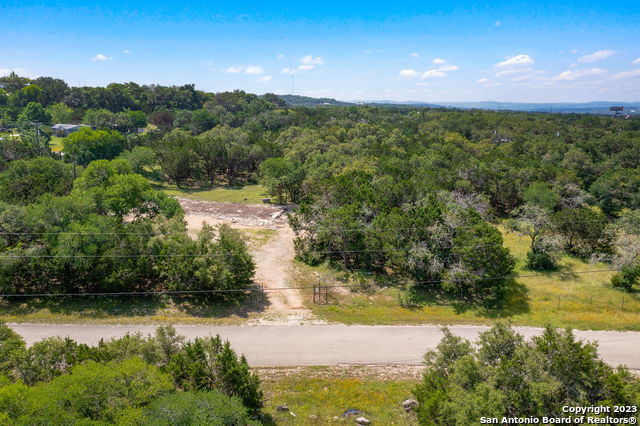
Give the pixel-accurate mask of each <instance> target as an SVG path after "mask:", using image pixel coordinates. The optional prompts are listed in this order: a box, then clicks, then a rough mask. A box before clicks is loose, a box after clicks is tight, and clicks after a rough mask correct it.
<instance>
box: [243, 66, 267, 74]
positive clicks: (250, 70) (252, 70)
mask: <svg viewBox="0 0 640 426" xmlns="http://www.w3.org/2000/svg"><path fill="white" fill-rule="evenodd" d="M263 72H264V71H263V70H262V67H259V66H257V65H247V67H246V68H245V69H244V73H245V74H262V73H263Z"/></svg>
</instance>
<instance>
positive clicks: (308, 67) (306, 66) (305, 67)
mask: <svg viewBox="0 0 640 426" xmlns="http://www.w3.org/2000/svg"><path fill="white" fill-rule="evenodd" d="M314 67H315V66H314V65H311V64H304V65H300V66H299V67H298V69H299V70H300V71H310V70H312V69H313V68H314Z"/></svg>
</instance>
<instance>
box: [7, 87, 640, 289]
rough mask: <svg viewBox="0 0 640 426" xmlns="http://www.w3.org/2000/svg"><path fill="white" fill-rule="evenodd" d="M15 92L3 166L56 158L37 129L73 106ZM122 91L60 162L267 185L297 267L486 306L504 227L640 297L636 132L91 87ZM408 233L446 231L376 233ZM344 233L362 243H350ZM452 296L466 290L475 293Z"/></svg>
mask: <svg viewBox="0 0 640 426" xmlns="http://www.w3.org/2000/svg"><path fill="white" fill-rule="evenodd" d="M16 78H18V77H17V76H13V77H7V78H5V80H3V85H4V87H5V89H4V90H5V91H6V92H7V95H6V96H5V101H4V104H5V106H4V107H0V110H3V111H4V114H5V116H8V117H13V116H16V117H19V116H20V115H22V116H23V119H22V121H21V120H20V119H19V118H16V120H17V121H15V123H17V124H19V123H23V124H22V127H18V129H19V131H20V138H19V140H17V139H16V138H11V137H7V138H5V140H4V141H0V147H1V148H2V158H3V160H2V161H3V163H2V164H0V168H6V167H7V165H8V164H9V163H10V162H13V161H16V160H18V159H26V158H32V157H35V156H42V155H48V154H47V151H48V150H47V146H46V140H45V139H46V138H47V135H46V134H44V133H45V132H43V131H42V129H40V130H38V129H37V128H36V127H37V126H35V127H34V125H33V123H34V122H38V120H32V119H30V118H29V117H31V118H33V116H37V115H38V114H40V113H41V112H42V110H44V113H46V112H47V111H48V110H50V109H51V107H52V105H57V103H59V101H60V99H63V98H60V99H58V98H55V99H54V97H51V96H47V97H46V99H52V101H51V102H54V101H56V102H57V103H53V104H52V103H49V104H46V103H45V104H41V105H40V106H39V107H38V106H37V105H35V104H34V102H36V101H37V100H38V98H37V97H35V98H34V97H33V96H32V97H31V98H29V97H28V93H31V92H33V93H36V92H38V90H37V89H34V88H30V89H28V88H29V87H31V86H34V85H38V82H37V81H35V80H34V81H31V80H29V81H26V80H25V81H22V80H20V81H17V80H16ZM47 81H49V80H47ZM19 82H20V84H22V86H20V84H18V83H19ZM40 83H41V84H43V82H42V81H40ZM59 86H60V85H59ZM122 86H126V87H129V89H128V90H129V92H130V93H131V96H133V98H135V99H138V100H139V102H138V103H137V104H136V103H135V102H134V103H133V104H131V103H126V102H125V103H122V104H118V105H117V106H109V105H107V103H99V104H95V103H91V102H89V101H86V102H84V103H82V102H81V103H78V104H72V103H70V104H69V105H68V108H70V109H71V110H73V111H76V109H82V115H83V117H84V115H87V114H88V115H87V118H86V119H87V120H88V121H90V122H91V123H88V124H92V126H93V129H89V128H86V129H83V130H80V131H78V132H76V133H73V134H71V135H70V136H68V137H66V138H64V139H63V141H62V145H63V147H62V152H63V153H64V156H63V157H64V158H63V162H65V163H73V164H75V165H80V166H82V165H87V164H89V162H91V161H94V160H99V159H109V160H111V159H114V158H121V159H125V160H126V161H128V162H129V163H130V164H131V165H132V167H133V169H134V171H135V172H136V173H138V174H140V175H143V176H145V177H146V178H147V179H150V180H152V181H154V182H165V183H171V184H175V185H177V186H178V187H181V188H184V187H189V188H202V187H211V186H215V185H221V184H223V185H226V184H230V183H237V182H242V183H251V182H260V183H262V184H263V185H264V186H265V187H266V189H267V191H268V193H269V194H270V196H272V197H273V198H274V199H275V200H276V201H277V202H281V203H295V204H297V205H299V206H300V208H299V209H298V210H297V211H296V212H295V213H294V214H293V215H292V216H293V218H292V224H293V226H294V228H295V229H296V231H297V237H298V242H297V249H298V255H299V257H300V258H301V259H304V260H306V261H308V262H312V263H318V262H324V261H327V262H330V263H332V264H333V265H334V266H337V267H343V268H347V269H351V270H363V271H365V272H373V273H381V272H382V273H383V275H388V276H389V278H391V279H393V280H396V279H398V280H407V279H409V280H415V281H416V283H417V282H418V281H438V282H439V284H434V285H435V286H437V287H440V289H441V290H445V291H453V292H454V293H457V294H468V295H470V294H475V293H477V294H478V295H479V294H480V293H482V291H480V290H478V289H477V288H476V287H478V280H480V281H492V280H494V278H492V277H494V276H500V277H504V276H509V275H510V272H511V270H512V269H513V262H512V259H511V258H510V256H509V255H508V253H506V252H505V251H504V247H503V245H502V242H501V240H500V238H499V235H496V234H495V232H494V231H495V225H496V224H504V225H506V226H507V227H508V228H509V229H512V230H515V231H517V232H521V233H524V234H526V235H529V236H530V237H531V249H530V252H529V254H528V255H527V267H529V268H530V269H533V270H552V269H554V268H556V267H557V261H558V259H559V257H560V255H562V254H569V255H572V256H578V257H581V258H583V259H600V260H604V261H606V262H609V263H610V264H611V265H612V266H614V267H615V268H619V269H622V270H623V273H622V274H621V275H618V276H617V278H616V279H614V284H616V285H618V286H619V287H621V288H627V289H634V288H636V286H637V283H638V276H640V266H639V263H640V260H639V259H640V256H638V253H640V250H639V249H638V247H640V244H639V243H638V233H634V232H633V230H632V228H630V227H629V226H622V224H623V222H625V221H627V222H628V220H627V219H625V218H628V217H635V216H634V215H637V211H638V210H639V209H640V195H638V194H640V171H639V170H640V160H639V159H640V120H638V119H637V118H632V119H629V120H620V119H613V118H610V117H601V116H590V115H580V114H545V113H521V112H509V111H500V112H494V111H481V110H469V111H462V110H447V109H433V108H413V107H394V108H389V107H383V106H357V107H356V106H336V107H313V108H309V107H292V106H288V105H286V104H285V103H284V102H283V100H282V99H280V98H278V97H277V96H275V95H265V96H262V97H257V96H255V95H250V94H246V93H243V92H238V91H236V92H224V93H215V94H213V93H204V92H202V93H201V95H202V96H201V98H202V103H195V104H191V105H188V106H185V105H184V104H179V103H177V102H173V101H169V100H166V99H165V101H163V102H164V103H162V104H161V105H160V104H154V103H151V104H149V103H146V104H145V103H144V102H143V101H141V100H142V99H151V97H149V96H150V95H148V94H147V95H144V96H143V95H142V93H146V92H145V90H147V89H149V90H151V89H150V88H149V87H150V86H149V87H147V88H145V87H146V86H140V87H142V88H143V89H144V90H143V89H140V90H138V89H135V87H136V86H135V85H131V84H126V85H117V84H116V85H109V86H107V87H106V88H94V89H96V93H97V92H100V93H103V92H104V93H107V92H109V91H112V92H113V93H112V94H113V96H116V95H115V94H116V93H120V92H121V91H122V90H124V89H123V87H122ZM56 87H57V86H56ZM60 87H62V86H60ZM154 87H155V86H154ZM134 89H135V90H134ZM23 90H24V91H25V93H23V94H16V93H18V92H21V91H23ZM47 90H49V91H52V90H53V89H47ZM154 90H155V89H154ZM158 90H159V89H158ZM171 90H177V91H179V88H172V89H171ZM194 90H195V89H194ZM27 92H28V93H27ZM196 92H197V91H196ZM38 93H39V92H38ZM59 93H66V92H65V91H64V90H60V91H59ZM29 96H31V95H29ZM34 96H35V95H34ZM43 96H44V95H43ZM123 96H124V95H123ZM127 96H129V95H127ZM194 96H195V95H194ZM198 96H200V95H198ZM116 97H118V96H116ZM195 97H196V98H197V96H195ZM14 98H15V99H18V98H19V99H22V100H21V101H20V102H22V103H20V102H18V103H16V102H17V101H10V99H14ZM125 98H126V96H125ZM133 98H132V99H133ZM43 99H44V98H43ZM27 101H28V102H27ZM101 102H102V101H101ZM105 102H106V101H105ZM18 104H20V105H23V106H22V107H17V106H16V105H18ZM12 105H13V106H12ZM65 105H66V104H65ZM11 108H14V109H13V110H12V109H11ZM16 108H17V109H16ZM14 110H15V113H11V112H10V111H14ZM11 114H13V115H11ZM143 115H144V117H143ZM125 116H127V117H129V118H130V119H131V120H133V119H134V118H135V117H138V119H139V122H138V124H142V123H143V121H144V122H146V123H151V124H152V126H147V128H146V129H145V132H144V133H137V132H133V131H130V130H131V129H133V128H134V127H135V126H130V127H127V126H126V125H125V124H123V123H124V121H122V122H120V124H117V123H119V121H118V120H119V119H118V118H117V117H122V120H124V117H125ZM143 119H144V120H143ZM505 221H506V222H505ZM339 224H340V225H339ZM403 224H409V225H414V226H404V227H405V228H406V227H413V228H416V227H427V228H428V227H433V229H432V230H431V231H433V232H431V231H428V230H427V231H421V232H413V233H409V232H405V233H404V234H402V235H399V234H398V233H397V232H396V231H394V230H390V229H387V230H386V231H384V232H383V231H381V230H379V229H377V228H381V227H384V228H403V226H402V225H403ZM489 224H490V225H491V226H489ZM467 226H468V227H478V230H477V232H475V233H473V234H469V235H466V234H464V233H463V232H462V229H464V228H461V227H467ZM492 227H493V228H494V229H493V230H492V229H491V228H492ZM338 228H340V229H338ZM343 228H344V229H355V230H354V231H349V234H348V233H346V232H345V231H344V229H343ZM458 228H460V229H458ZM480 228H481V230H480ZM464 235H466V236H464ZM440 240H442V241H440ZM463 244H464V245H466V246H468V247H475V246H478V245H482V246H487V245H494V246H495V247H497V248H498V249H497V250H495V251H492V252H491V255H492V256H497V257H498V258H499V259H495V262H492V265H493V267H489V265H488V264H483V263H482V262H480V259H476V260H473V259H471V258H470V257H469V256H467V255H465V254H462V253H459V252H458V250H460V249H461V246H462V245H463ZM442 246H445V247H444V248H443V247H442ZM487 251H489V249H487ZM485 255H488V253H485ZM456 277H457V278H456ZM495 280H496V283H495V284H496V286H497V287H498V288H496V292H492V291H489V292H488V293H494V294H497V293H500V289H499V287H502V286H504V284H505V283H507V282H508V279H505V280H506V281H504V282H500V280H499V279H495ZM454 282H455V283H466V282H468V283H470V284H469V288H468V289H466V290H465V289H462V290H461V289H460V288H459V287H460V286H461V285H462V284H455V285H454V284H453V283H454ZM474 288H476V289H474Z"/></svg>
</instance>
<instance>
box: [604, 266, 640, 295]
mask: <svg viewBox="0 0 640 426" xmlns="http://www.w3.org/2000/svg"><path fill="white" fill-rule="evenodd" d="M639 279H640V265H632V266H625V267H623V268H622V269H621V270H620V272H618V273H617V274H615V275H614V276H613V277H611V284H612V285H613V286H614V287H618V288H622V289H625V290H627V291H631V290H633V287H634V286H635V285H637V284H638V280H639Z"/></svg>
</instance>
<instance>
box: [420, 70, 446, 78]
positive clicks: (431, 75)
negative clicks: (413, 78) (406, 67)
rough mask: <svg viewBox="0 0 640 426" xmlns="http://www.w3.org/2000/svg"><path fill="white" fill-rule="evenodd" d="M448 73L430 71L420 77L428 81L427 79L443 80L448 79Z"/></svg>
mask: <svg viewBox="0 0 640 426" xmlns="http://www.w3.org/2000/svg"><path fill="white" fill-rule="evenodd" d="M446 76H447V73H445V72H442V71H438V70H428V71H425V72H424V73H422V75H421V76H420V78H421V79H423V80H426V79H427V78H442V77H446Z"/></svg>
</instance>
